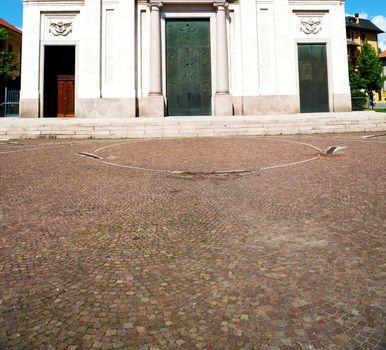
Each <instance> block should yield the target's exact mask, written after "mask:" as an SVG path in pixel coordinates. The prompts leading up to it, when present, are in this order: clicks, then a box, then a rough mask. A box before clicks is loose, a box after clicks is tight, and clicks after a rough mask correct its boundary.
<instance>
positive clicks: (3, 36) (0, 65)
mask: <svg viewBox="0 0 386 350" xmlns="http://www.w3.org/2000/svg"><path fill="white" fill-rule="evenodd" d="M6 40H8V32H7V31H6V30H5V29H4V28H0V44H2V43H4V42H5V41H6ZM1 46H3V45H1ZM4 46H5V45H4ZM15 69H16V64H15V54H14V53H13V52H11V51H9V50H6V49H5V48H4V49H3V50H1V51H0V83H5V82H6V81H8V80H10V79H11V78H12V76H11V73H12V72H13V71H14V70H15Z"/></svg>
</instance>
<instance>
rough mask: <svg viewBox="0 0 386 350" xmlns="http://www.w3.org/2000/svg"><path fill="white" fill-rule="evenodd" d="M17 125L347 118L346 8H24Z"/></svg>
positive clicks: (250, 1)
mask: <svg viewBox="0 0 386 350" xmlns="http://www.w3.org/2000/svg"><path fill="white" fill-rule="evenodd" d="M23 3H24V20H23V33H24V35H23V51H22V54H23V57H22V83H21V100H20V107H21V112H20V113H21V116H22V117H73V116H76V117H127V118H131V117H153V116H154V117H161V116H165V117H166V116H171V117H172V116H188V115H212V116H213V117H215V116H225V115H226V116H231V115H235V116H237V115H259V114H284V113H285V114H290V113H298V112H328V111H331V112H340V111H349V110H351V98H350V89H349V81H348V70H347V48H346V31H345V11H344V1H343V0H195V1H193V0H24V1H23Z"/></svg>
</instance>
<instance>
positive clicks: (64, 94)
mask: <svg viewBox="0 0 386 350" xmlns="http://www.w3.org/2000/svg"><path fill="white" fill-rule="evenodd" d="M74 115H75V46H45V49H44V103H43V116H44V118H55V117H73V116H74Z"/></svg>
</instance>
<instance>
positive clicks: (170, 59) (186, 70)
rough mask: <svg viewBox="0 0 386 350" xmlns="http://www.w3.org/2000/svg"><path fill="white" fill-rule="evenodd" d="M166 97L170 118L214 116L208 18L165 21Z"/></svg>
mask: <svg viewBox="0 0 386 350" xmlns="http://www.w3.org/2000/svg"><path fill="white" fill-rule="evenodd" d="M166 95H167V111H168V115H171V116H173V115H174V116H176V115H180V116H188V115H211V114H212V113H211V104H212V102H211V95H212V84H211V58H210V29H209V20H208V19H168V20H167V21H166Z"/></svg>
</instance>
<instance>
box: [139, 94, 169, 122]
mask: <svg viewBox="0 0 386 350" xmlns="http://www.w3.org/2000/svg"><path fill="white" fill-rule="evenodd" d="M139 112H140V113H139V115H140V116H141V117H164V116H165V102H164V97H163V95H149V96H147V97H146V98H145V99H144V101H142V103H141V105H140V111H139Z"/></svg>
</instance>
